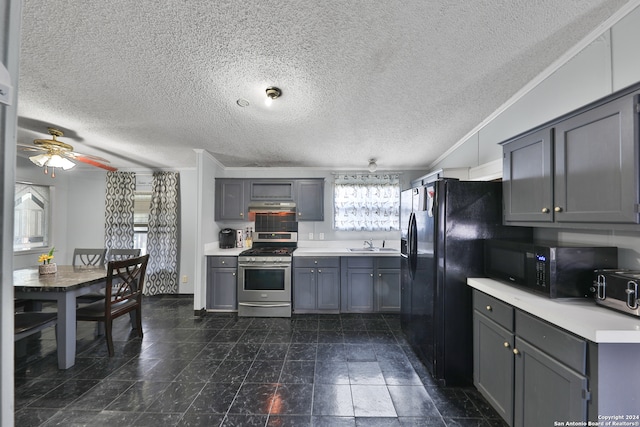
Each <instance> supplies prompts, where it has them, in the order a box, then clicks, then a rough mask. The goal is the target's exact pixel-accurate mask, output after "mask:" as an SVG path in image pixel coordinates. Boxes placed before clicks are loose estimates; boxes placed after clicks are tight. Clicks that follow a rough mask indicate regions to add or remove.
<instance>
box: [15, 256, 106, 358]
mask: <svg viewBox="0 0 640 427" xmlns="http://www.w3.org/2000/svg"><path fill="white" fill-rule="evenodd" d="M57 269H58V271H57V273H54V274H44V275H40V274H39V273H38V267H32V268H24V269H19V270H14V271H13V289H14V295H15V298H19V299H29V300H46V301H55V302H56V304H57V310H58V326H57V328H56V339H57V343H58V345H57V351H58V368H60V369H69V368H71V367H72V366H73V365H74V364H75V359H76V298H77V297H78V296H80V295H84V294H87V293H89V292H95V291H97V290H99V289H101V288H104V286H105V282H106V277H107V270H106V269H105V268H104V267H84V266H83V267H78V266H76V267H74V266H71V265H58V266H57Z"/></svg>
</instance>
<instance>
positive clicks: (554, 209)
mask: <svg viewBox="0 0 640 427" xmlns="http://www.w3.org/2000/svg"><path fill="white" fill-rule="evenodd" d="M553 211H554V212H562V208H561V207H560V206H556V207H555V208H553Z"/></svg>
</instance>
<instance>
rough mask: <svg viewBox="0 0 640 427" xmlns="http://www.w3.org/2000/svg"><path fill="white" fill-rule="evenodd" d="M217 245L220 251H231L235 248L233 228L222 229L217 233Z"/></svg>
mask: <svg viewBox="0 0 640 427" xmlns="http://www.w3.org/2000/svg"><path fill="white" fill-rule="evenodd" d="M218 243H219V245H220V249H231V248H235V247H236V230H234V229H233V228H223V229H222V230H220V232H219V233H218Z"/></svg>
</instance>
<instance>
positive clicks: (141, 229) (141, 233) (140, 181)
mask: <svg viewBox="0 0 640 427" xmlns="http://www.w3.org/2000/svg"><path fill="white" fill-rule="evenodd" d="M151 181H152V176H151V175H144V174H136V191H135V193H134V196H133V247H134V248H140V253H141V254H146V253H147V233H148V232H149V210H150V208H151V189H152V187H151Z"/></svg>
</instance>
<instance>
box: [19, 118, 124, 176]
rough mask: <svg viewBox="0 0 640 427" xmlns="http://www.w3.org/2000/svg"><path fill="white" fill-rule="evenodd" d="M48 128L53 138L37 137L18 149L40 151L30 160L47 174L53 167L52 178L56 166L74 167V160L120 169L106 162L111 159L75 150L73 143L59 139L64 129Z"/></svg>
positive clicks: (64, 168) (107, 168)
mask: <svg viewBox="0 0 640 427" xmlns="http://www.w3.org/2000/svg"><path fill="white" fill-rule="evenodd" d="M47 130H48V131H49V135H51V139H35V140H34V141H33V144H34V145H24V144H18V149H19V150H20V151H27V152H34V153H40V154H37V155H34V156H30V157H29V160H31V161H32V162H33V163H34V164H36V165H38V166H40V167H43V168H44V173H45V174H48V173H49V168H51V178H55V176H56V172H55V169H56V168H62V169H63V170H67V169H71V168H72V167H74V166H75V165H76V164H75V163H74V162H73V161H72V160H75V161H78V162H82V163H87V164H89V165H92V166H96V167H99V168H102V169H106V170H108V171H112V172H115V171H117V170H118V169H116V168H114V167H112V166H109V165H107V164H105V163H109V160H106V159H103V158H102V157H98V156H92V155H89V154H81V153H77V152H75V151H73V147H72V146H71V145H69V144H65V143H64V142H62V141H58V140H57V139H56V137H60V136H63V135H64V134H63V133H62V131H60V130H58V129H56V128H53V127H49V128H47Z"/></svg>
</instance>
